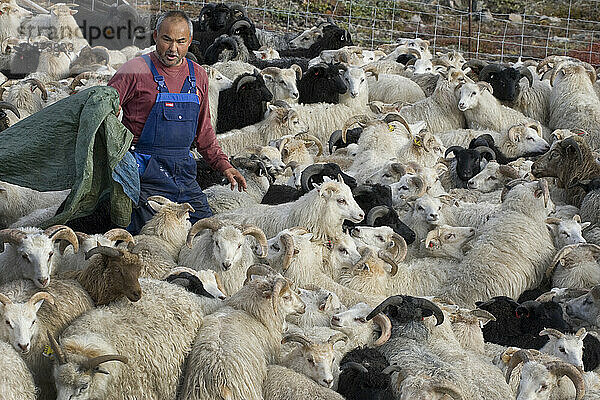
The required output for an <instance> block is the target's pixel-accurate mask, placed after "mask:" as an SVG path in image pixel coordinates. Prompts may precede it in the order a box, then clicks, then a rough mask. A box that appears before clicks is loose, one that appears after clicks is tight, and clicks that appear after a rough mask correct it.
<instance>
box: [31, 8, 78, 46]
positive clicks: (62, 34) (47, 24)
mask: <svg viewBox="0 0 600 400" xmlns="http://www.w3.org/2000/svg"><path fill="white" fill-rule="evenodd" d="M73 6H77V5H74V4H65V3H56V4H54V5H52V6H51V7H50V8H49V10H50V14H49V15H48V14H38V15H36V16H35V17H33V18H32V19H31V20H30V21H28V22H27V23H26V24H25V26H24V27H23V29H25V31H26V33H25V36H28V37H34V36H40V35H44V36H46V37H48V38H50V39H51V40H59V39H64V38H83V34H82V33H81V29H80V28H79V25H77V21H75V18H74V17H73V15H75V14H77V11H76V10H72V9H71V7H73Z"/></svg>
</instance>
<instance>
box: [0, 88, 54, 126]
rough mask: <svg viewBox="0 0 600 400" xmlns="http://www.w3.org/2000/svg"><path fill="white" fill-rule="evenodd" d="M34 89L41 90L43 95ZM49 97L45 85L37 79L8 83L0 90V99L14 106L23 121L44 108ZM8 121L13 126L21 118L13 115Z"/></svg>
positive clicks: (10, 115)
mask: <svg viewBox="0 0 600 400" xmlns="http://www.w3.org/2000/svg"><path fill="white" fill-rule="evenodd" d="M34 87H36V88H39V89H40V92H41V94H38V93H37V92H35V91H34V90H32V89H34ZM47 95H48V94H47V92H46V88H45V87H44V84H43V83H42V82H41V81H40V80H39V79H35V78H28V79H22V80H20V81H16V82H15V81H8V82H5V85H3V87H2V88H0V99H3V100H4V101H8V102H9V103H11V104H14V105H15V107H17V109H18V110H19V113H20V114H21V119H23V118H26V117H28V116H30V115H32V114H35V113H36V112H38V111H40V110H41V109H42V108H43V107H44V102H45V100H46V98H47ZM8 119H9V121H10V124H11V125H12V124H14V123H16V122H17V121H19V118H17V117H16V116H13V115H12V114H9V116H8Z"/></svg>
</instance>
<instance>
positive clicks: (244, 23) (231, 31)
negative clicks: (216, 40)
mask: <svg viewBox="0 0 600 400" xmlns="http://www.w3.org/2000/svg"><path fill="white" fill-rule="evenodd" d="M241 27H246V28H252V25H250V22H248V21H246V20H243V19H240V20H238V21H235V22H234V23H233V25H231V28H229V34H230V35H233V34H234V32H235V30H236V29H238V28H241Z"/></svg>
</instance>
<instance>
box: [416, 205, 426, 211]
mask: <svg viewBox="0 0 600 400" xmlns="http://www.w3.org/2000/svg"><path fill="white" fill-rule="evenodd" d="M417 210H419V211H425V209H424V208H423V207H421V206H418V207H417Z"/></svg>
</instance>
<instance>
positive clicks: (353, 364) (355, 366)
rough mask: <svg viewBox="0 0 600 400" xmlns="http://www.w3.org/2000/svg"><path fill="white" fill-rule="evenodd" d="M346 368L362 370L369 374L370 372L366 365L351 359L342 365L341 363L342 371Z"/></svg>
mask: <svg viewBox="0 0 600 400" xmlns="http://www.w3.org/2000/svg"><path fill="white" fill-rule="evenodd" d="M388 368H389V367H388ZM345 369H353V370H355V371H358V372H362V373H364V374H368V373H369V370H368V369H367V368H365V366H364V365H362V364H359V363H357V362H354V361H349V362H346V363H343V364H342V365H340V370H341V371H343V370H345Z"/></svg>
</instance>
